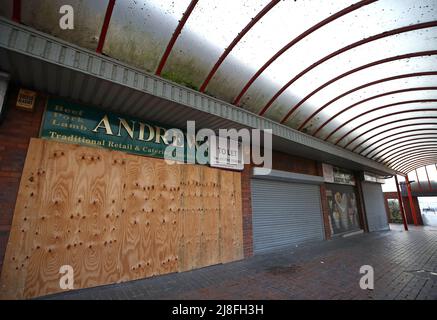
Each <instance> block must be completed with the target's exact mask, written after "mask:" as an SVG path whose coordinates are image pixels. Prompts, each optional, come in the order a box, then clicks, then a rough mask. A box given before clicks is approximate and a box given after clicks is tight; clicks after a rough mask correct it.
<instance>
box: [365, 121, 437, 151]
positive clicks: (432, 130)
mask: <svg viewBox="0 0 437 320" xmlns="http://www.w3.org/2000/svg"><path fill="white" fill-rule="evenodd" d="M436 134H437V121H436V122H435V124H434V125H423V126H421V125H416V126H411V127H407V128H400V129H397V130H396V129H395V130H393V131H392V132H388V133H385V134H384V135H381V136H382V137H381V136H376V137H375V138H373V139H370V141H368V142H367V143H366V144H365V145H364V146H362V147H361V148H360V149H358V152H361V153H362V154H363V155H366V156H367V157H372V156H373V155H375V154H376V153H378V152H380V151H383V150H385V149H387V148H388V147H389V146H391V145H396V144H397V143H399V142H401V141H403V140H406V139H408V140H410V139H416V138H420V137H423V136H427V135H432V136H435V135H436ZM366 147H369V148H366ZM365 148H366V149H365Z"/></svg>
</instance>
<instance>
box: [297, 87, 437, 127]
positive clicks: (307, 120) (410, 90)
mask: <svg viewBox="0 0 437 320" xmlns="http://www.w3.org/2000/svg"><path fill="white" fill-rule="evenodd" d="M433 90H437V87H416V88H406V89H401V90H394V91H388V92H384V93H380V94H377V95H375V96H371V97H369V98H366V99H363V100H360V101H358V102H355V103H354V104H351V105H350V106H349V107H346V108H344V109H342V110H340V111H339V112H337V113H336V114H335V115H333V116H331V117H330V118H329V119H328V120H327V122H331V121H332V120H333V119H335V118H336V117H338V116H339V115H341V114H342V113H344V112H346V111H349V110H351V109H353V108H355V107H356V106H358V105H360V104H362V103H364V102H367V101H371V100H374V99H377V98H381V97H385V96H389V95H391V94H397V93H403V92H412V91H433ZM319 110H321V108H319V109H317V110H316V111H314V112H313V113H312V114H311V115H310V116H309V117H308V118H307V119H306V120H305V121H304V122H303V123H302V124H301V125H300V126H299V128H297V130H299V131H301V130H302V129H303V128H304V127H305V126H306V125H307V124H308V122H309V121H311V119H313V118H314V117H315V116H316V115H317V114H318V113H319V112H320V111H319ZM327 122H326V123H327Z"/></svg>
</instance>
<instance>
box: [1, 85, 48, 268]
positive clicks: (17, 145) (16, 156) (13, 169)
mask: <svg viewBox="0 0 437 320" xmlns="http://www.w3.org/2000/svg"><path fill="white" fill-rule="evenodd" d="M17 92H18V90H17V89H16V88H11V89H10V90H9V94H8V97H7V100H6V114H5V117H4V119H3V121H2V123H0V186H1V192H0V270H1V266H2V265H3V258H4V254H5V251H6V245H7V242H8V237H9V231H10V229H11V224H12V216H13V214H14V208H15V201H16V198H17V192H18V187H19V184H20V178H21V172H22V170H23V166H24V161H25V158H26V153H27V148H28V145H29V141H30V138H32V137H37V136H38V132H39V128H40V124H41V118H42V113H43V110H44V105H45V98H44V97H38V99H37V102H36V106H35V110H34V111H33V112H29V111H24V110H20V109H17V108H16V107H15V102H16V99H17Z"/></svg>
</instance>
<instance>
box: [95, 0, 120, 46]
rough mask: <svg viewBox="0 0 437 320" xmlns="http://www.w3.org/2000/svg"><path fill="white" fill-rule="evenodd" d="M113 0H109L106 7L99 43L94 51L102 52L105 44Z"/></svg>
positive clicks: (113, 4) (112, 9)
mask: <svg viewBox="0 0 437 320" xmlns="http://www.w3.org/2000/svg"><path fill="white" fill-rule="evenodd" d="M114 6H115V0H109V3H108V8H107V9H106V14H105V20H104V21H103V26H102V31H101V32H100V37H99V44H98V45H97V49H96V52H97V53H102V51H103V45H104V44H105V40H106V34H107V33H108V28H109V23H110V22H111V17H112V11H114Z"/></svg>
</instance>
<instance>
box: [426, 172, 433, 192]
mask: <svg viewBox="0 0 437 320" xmlns="http://www.w3.org/2000/svg"><path fill="white" fill-rule="evenodd" d="M425 172H426V178H427V179H428V187H429V191H431V192H432V185H431V181H430V180H429V174H428V169H426V166H425Z"/></svg>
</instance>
